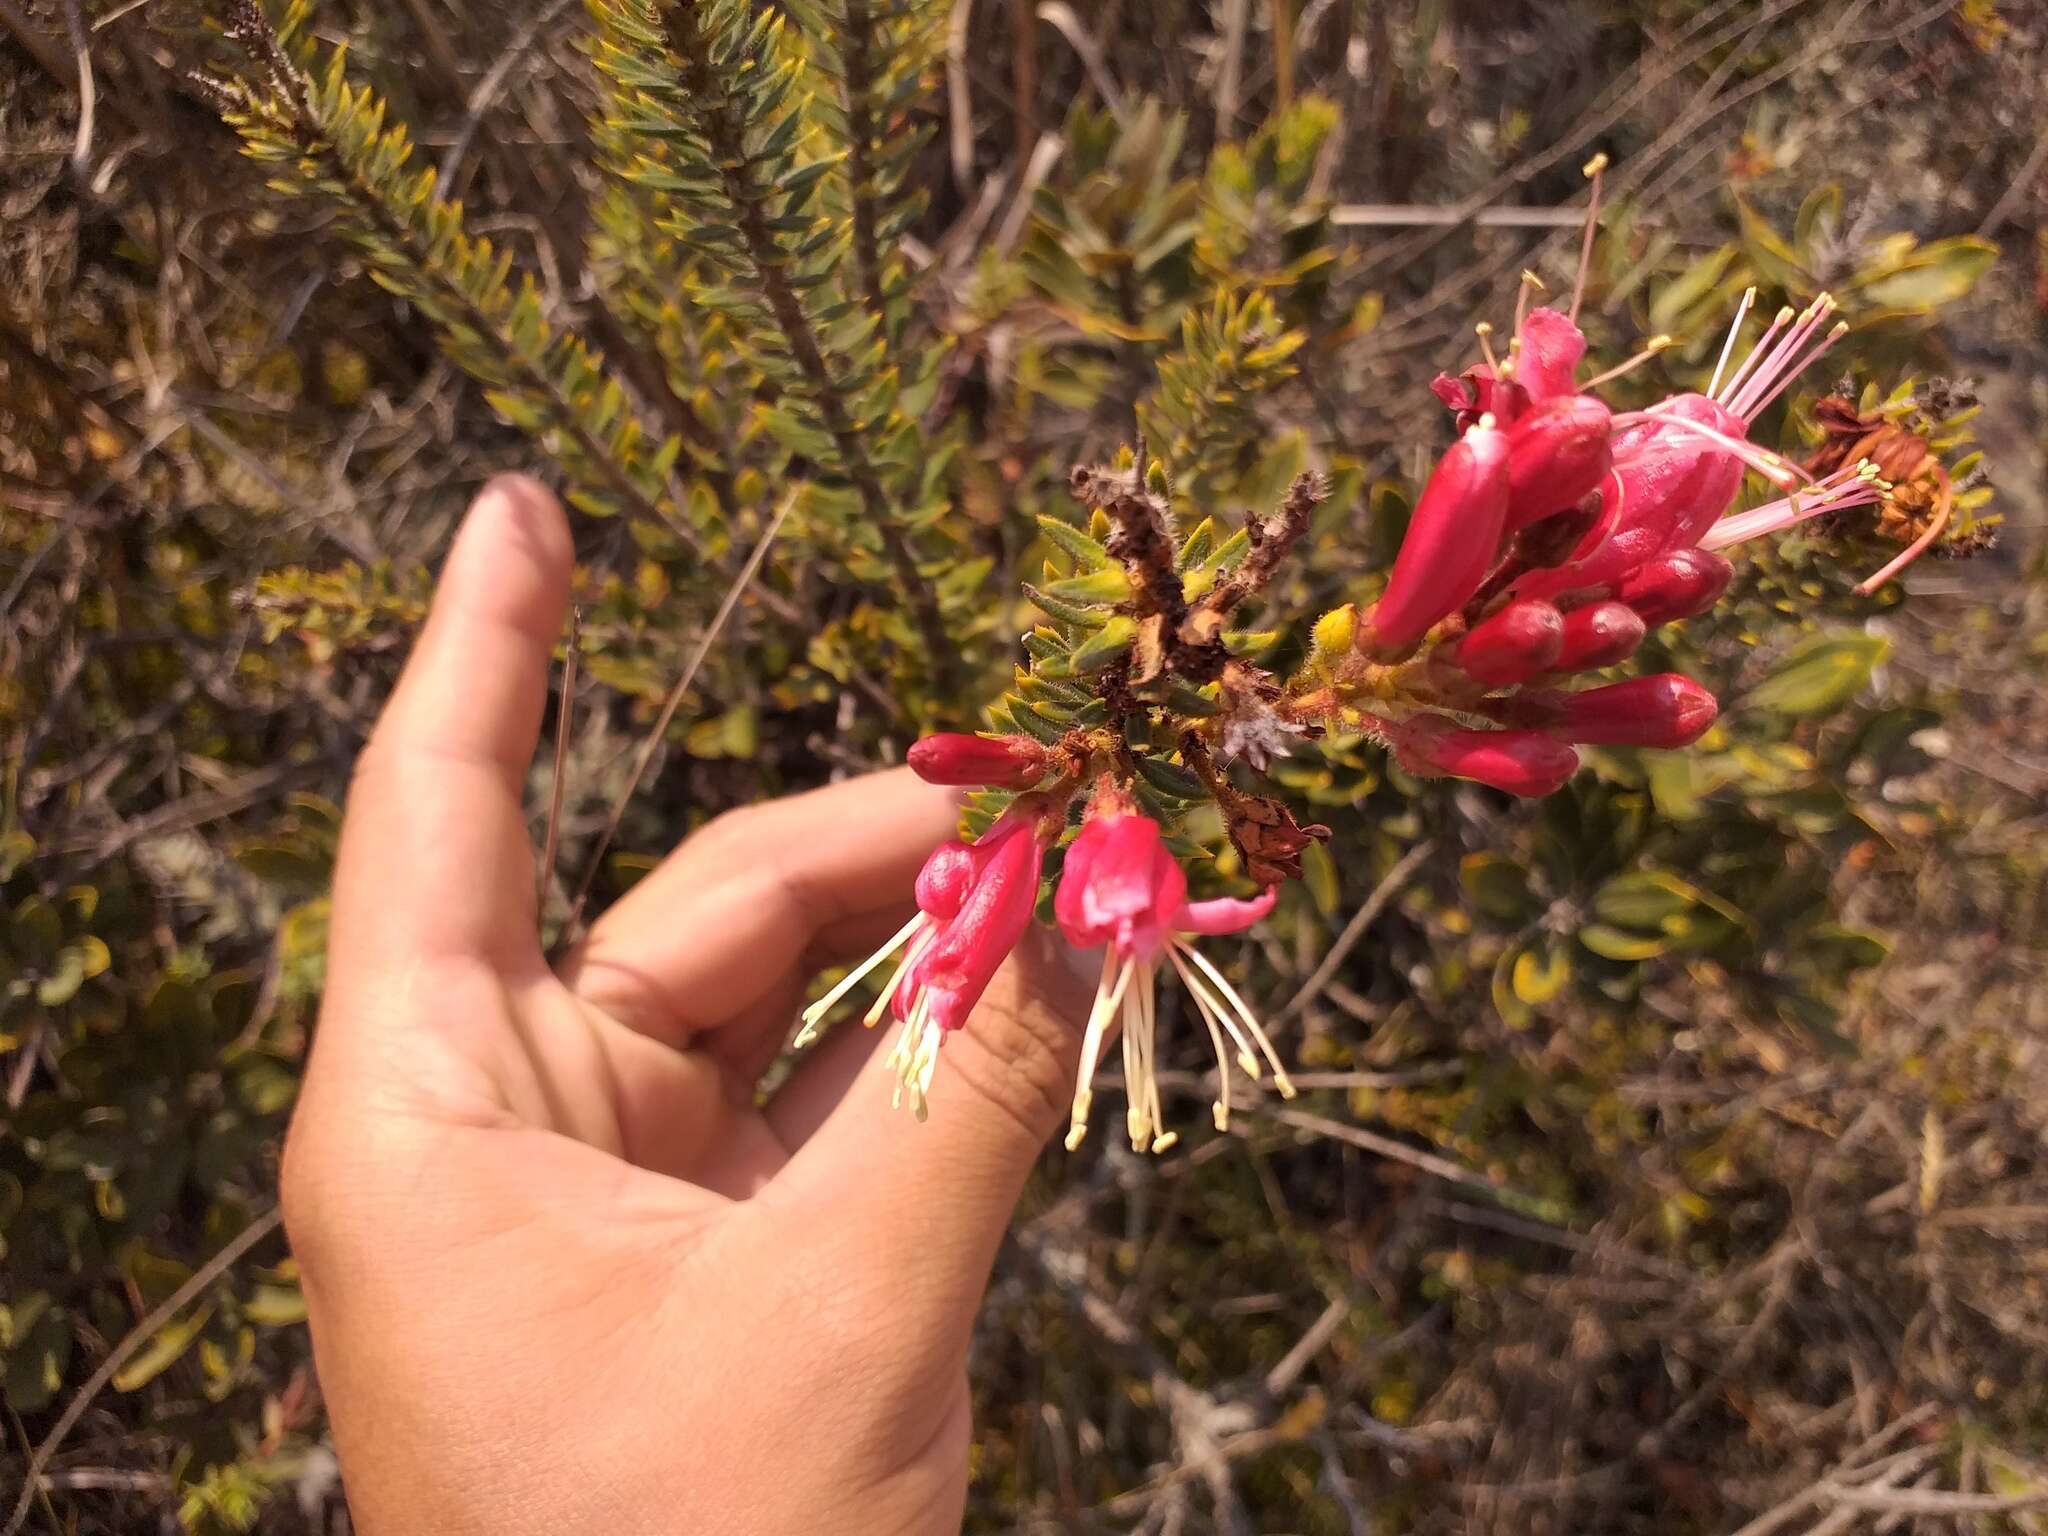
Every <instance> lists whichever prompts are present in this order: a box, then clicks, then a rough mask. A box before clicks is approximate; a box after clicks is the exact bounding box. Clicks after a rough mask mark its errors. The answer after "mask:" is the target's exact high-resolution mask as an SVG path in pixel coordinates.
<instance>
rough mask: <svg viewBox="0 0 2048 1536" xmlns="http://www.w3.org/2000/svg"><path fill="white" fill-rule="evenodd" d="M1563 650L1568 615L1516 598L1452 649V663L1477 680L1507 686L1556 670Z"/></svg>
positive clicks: (1543, 604) (1538, 600) (1540, 604)
mask: <svg viewBox="0 0 2048 1536" xmlns="http://www.w3.org/2000/svg"><path fill="white" fill-rule="evenodd" d="M1563 648H1564V615H1563V614H1561V613H1559V612H1558V611H1557V609H1556V608H1555V607H1554V606H1552V605H1551V604H1549V603H1546V602H1543V601H1542V600H1541V599H1538V598H1517V599H1516V600H1515V601H1514V602H1511V603H1509V604H1508V605H1507V606H1505V607H1504V608H1502V609H1501V610H1500V611H1499V612H1498V613H1495V614H1492V615H1490V616H1489V617H1487V618H1486V619H1485V620H1483V621H1482V622H1481V623H1480V624H1479V625H1478V626H1477V627H1475V628H1474V629H1472V630H1471V631H1470V632H1468V633H1467V634H1466V635H1465V637H1464V638H1463V639H1461V640H1459V641H1458V643H1457V644H1456V645H1455V646H1453V647H1452V648H1451V660H1452V662H1453V663H1454V664H1455V665H1456V666H1457V668H1458V670H1459V671H1461V672H1463V673H1464V674H1465V675H1466V676H1467V677H1469V678H1471V679H1472V680H1473V681H1474V682H1479V683H1484V684H1485V685H1486V686H1487V687H1489V688H1508V687H1512V686H1513V685H1514V684H1516V683H1521V682H1527V681H1528V680H1529V679H1530V678H1532V677H1534V676H1536V674H1537V673H1539V672H1547V671H1549V670H1550V669H1551V667H1553V666H1554V665H1555V664H1556V662H1557V658H1558V655H1559V653H1560V652H1561V651H1562V650H1563Z"/></svg>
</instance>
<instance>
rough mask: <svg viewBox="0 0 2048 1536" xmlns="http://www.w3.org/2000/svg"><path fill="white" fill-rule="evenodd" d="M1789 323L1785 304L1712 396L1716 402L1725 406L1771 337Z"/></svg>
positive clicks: (1761, 357) (1756, 362) (1789, 319)
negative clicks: (1719, 389)
mask: <svg viewBox="0 0 2048 1536" xmlns="http://www.w3.org/2000/svg"><path fill="white" fill-rule="evenodd" d="M1791 323H1792V306H1791V305H1790V304H1787V305H1785V306H1784V307H1783V308H1782V309H1780V310H1779V311H1778V312H1777V314H1775V315H1774V316H1772V317H1771V323H1770V324H1769V325H1767V326H1765V327H1764V333H1763V335H1761V336H1759V337H1757V339H1756V345H1755V346H1753V347H1751V348H1750V349H1749V355H1748V356H1747V357H1745V358H1743V360H1742V366H1741V367H1739V368H1737V369H1736V370H1735V372H1734V373H1732V374H1730V375H1729V377H1728V382H1727V383H1726V384H1725V385H1723V386H1722V389H1721V393H1720V394H1718V395H1715V396H1714V397H1713V399H1714V401H1715V402H1716V403H1717V404H1719V405H1724V406H1725V405H1726V404H1727V403H1728V402H1729V400H1730V399H1732V398H1733V397H1734V395H1735V391H1736V390H1737V389H1738V388H1740V387H1741V384H1742V381H1743V380H1744V379H1746V378H1748V377H1749V371H1750V370H1751V369H1752V368H1754V367H1755V366H1756V365H1757V364H1758V363H1759V362H1760V361H1762V359H1763V355H1764V350H1765V349H1766V348H1767V347H1769V346H1770V344H1771V338H1773V337H1774V336H1776V335H1777V334H1778V332H1780V331H1782V330H1783V329H1784V328H1785V327H1786V326H1788V325H1790V324H1791Z"/></svg>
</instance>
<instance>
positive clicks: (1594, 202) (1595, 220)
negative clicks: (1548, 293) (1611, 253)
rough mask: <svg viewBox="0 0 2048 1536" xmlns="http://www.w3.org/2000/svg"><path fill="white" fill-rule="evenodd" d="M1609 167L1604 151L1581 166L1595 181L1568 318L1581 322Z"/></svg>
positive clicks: (1581, 242)
mask: <svg viewBox="0 0 2048 1536" xmlns="http://www.w3.org/2000/svg"><path fill="white" fill-rule="evenodd" d="M1606 169H1607V156H1606V154H1605V153H1604V152H1603V153H1601V154H1597V155H1595V156H1594V157H1593V158H1592V159H1590V160H1588V161H1587V162H1586V163H1585V165H1584V166H1583V167H1582V168H1581V170H1582V174H1584V176H1585V178H1586V180H1588V181H1590V182H1592V183H1593V191H1592V193H1591V195H1589V196H1588V197H1587V199H1586V232H1585V234H1584V235H1583V236H1581V237H1580V240H1579V273H1578V276H1577V277H1576V278H1574V279H1573V280H1572V307H1571V309H1570V310H1569V311H1568V312H1567V314H1566V318H1567V319H1568V320H1570V321H1571V322H1572V324H1574V325H1577V324H1578V323H1579V305H1580V304H1582V303H1584V302H1585V298H1586V274H1587V272H1588V271H1589V270H1590V269H1591V267H1592V265H1593V236H1594V235H1595V234H1596V233H1597V232H1598V231H1599V228H1600V178H1601V174H1602V173H1603V172H1604V171H1606Z"/></svg>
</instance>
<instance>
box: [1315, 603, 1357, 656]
mask: <svg viewBox="0 0 2048 1536" xmlns="http://www.w3.org/2000/svg"><path fill="white" fill-rule="evenodd" d="M1357 636H1358V610H1357V609H1356V608H1354V607H1352V605H1351V604H1349V603H1345V604H1344V605H1343V606H1342V607H1338V608H1332V609H1331V610H1330V611H1329V612H1328V613H1326V614H1324V615H1323V616H1322V617H1321V618H1320V619H1317V620H1316V627H1315V634H1314V639H1315V647H1316V654H1317V655H1318V656H1323V657H1338V656H1343V655H1344V654H1346V653H1347V652H1348V651H1349V650H1350V649H1351V643H1352V641H1353V640H1355V639H1356V638H1357Z"/></svg>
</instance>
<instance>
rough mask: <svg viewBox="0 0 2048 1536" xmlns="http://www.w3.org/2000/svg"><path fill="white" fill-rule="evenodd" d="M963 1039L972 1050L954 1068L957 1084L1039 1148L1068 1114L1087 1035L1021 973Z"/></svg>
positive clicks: (980, 1011)
mask: <svg viewBox="0 0 2048 1536" xmlns="http://www.w3.org/2000/svg"><path fill="white" fill-rule="evenodd" d="M961 1035H962V1039H961V1042H960V1043H961V1045H962V1046H964V1047H965V1048H964V1049H961V1050H959V1051H957V1052H956V1055H957V1056H958V1058H959V1059H958V1061H957V1064H955V1063H949V1064H948V1068H949V1070H950V1071H951V1072H952V1074H953V1076H954V1077H955V1078H956V1080H958V1081H959V1082H961V1083H962V1084H963V1086H965V1087H966V1088H967V1089H968V1090H969V1091H971V1092H972V1093H973V1094H974V1095H975V1096H976V1097H977V1098H979V1099H983V1100H985V1101H987V1103H988V1105H989V1106H990V1107H991V1108H993V1109H994V1110H996V1111H997V1112H999V1113H1001V1114H1003V1115H1005V1116H1006V1117H1008V1118H1009V1119H1010V1120H1011V1121H1013V1122H1014V1123H1015V1124H1016V1125H1017V1127H1018V1129H1019V1130H1020V1131H1021V1132H1022V1134H1023V1135H1025V1136H1027V1137H1029V1138H1030V1140H1031V1141H1032V1142H1033V1143H1037V1142H1042V1141H1044V1140H1045V1138H1046V1137H1047V1136H1049V1135H1051V1134H1052V1132H1053V1130H1054V1129H1055V1128H1056V1127H1057V1126H1058V1125H1059V1123H1060V1121H1061V1119H1062V1118H1064V1116H1065V1115H1066V1112H1067V1107H1068V1100H1069V1096H1070V1094H1071V1091H1072V1086H1073V1085H1072V1078H1073V1074H1074V1069H1075V1067H1076V1065H1077V1063H1078V1061H1079V1057H1080V1032H1079V1030H1078V1029H1077V1028H1076V1027H1075V1022H1074V1021H1073V1020H1072V1019H1070V1018H1069V1017H1068V1014H1067V1010H1066V1008H1065V1007H1064V1005H1063V1003H1062V1001H1061V1000H1060V999H1058V998H1056V997H1054V996H1053V995H1052V994H1051V993H1050V992H1049V991H1048V990H1046V989H1045V988H1044V987H1042V986H1040V985H1039V984H1038V983H1037V982H1035V981H1034V980H1032V979H1031V978H1030V977H1028V976H1020V975H1017V974H1015V973H1014V971H1013V972H1012V973H1010V974H1009V975H1007V976H1006V977H1005V978H1004V979H1002V980H1001V981H999V982H998V984H997V985H995V986H992V987H991V988H990V989H989V991H988V993H987V994H986V995H985V996H984V997H983V998H982V1000H981V1002H980V1004H979V1005H978V1006H977V1007H976V1008H975V1010H974V1015H973V1017H972V1018H971V1019H970V1020H969V1021H968V1024H967V1028H966V1029H965V1030H963V1031H962V1032H961ZM970 1042H971V1043H970Z"/></svg>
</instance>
